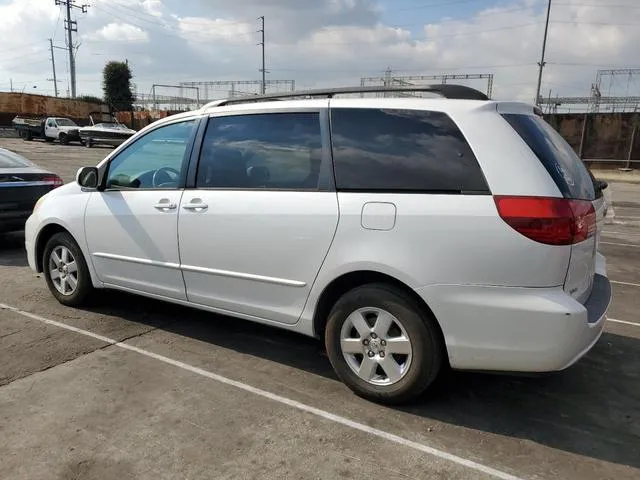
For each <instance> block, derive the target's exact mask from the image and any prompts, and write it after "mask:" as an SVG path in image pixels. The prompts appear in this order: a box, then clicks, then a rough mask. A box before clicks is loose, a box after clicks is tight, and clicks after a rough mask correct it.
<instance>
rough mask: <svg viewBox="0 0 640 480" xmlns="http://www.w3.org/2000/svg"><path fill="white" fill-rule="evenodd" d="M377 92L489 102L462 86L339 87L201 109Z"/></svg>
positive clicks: (221, 102)
mask: <svg viewBox="0 0 640 480" xmlns="http://www.w3.org/2000/svg"><path fill="white" fill-rule="evenodd" d="M379 92H427V93H437V94H439V95H441V96H442V97H444V98H451V99H463V100H489V97H487V96H486V95H485V94H484V93H482V92H481V91H479V90H476V89H474V88H471V87H465V86H464V85H452V84H437V85H410V86H404V87H340V88H323V89H314V90H295V91H293V92H282V93H269V94H266V95H252V96H246V97H237V98H229V99H226V100H215V101H213V102H209V103H207V104H206V105H205V106H204V107H203V108H209V107H220V106H224V105H232V104H236V103H252V102H266V101H270V100H281V99H285V98H300V97H325V98H333V97H334V96H335V95H344V94H353V93H379Z"/></svg>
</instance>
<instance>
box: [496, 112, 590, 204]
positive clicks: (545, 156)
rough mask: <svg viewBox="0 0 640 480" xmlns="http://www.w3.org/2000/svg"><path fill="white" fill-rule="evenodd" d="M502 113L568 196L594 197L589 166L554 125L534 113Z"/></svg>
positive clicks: (575, 197) (588, 198)
mask: <svg viewBox="0 0 640 480" xmlns="http://www.w3.org/2000/svg"><path fill="white" fill-rule="evenodd" d="M502 116H503V117H504V118H505V120H506V121H507V122H509V124H510V125H511V126H512V127H513V128H514V130H515V131H516V132H518V134H519V135H520V137H522V139H523V140H524V141H525V142H526V144H527V145H528V146H529V148H531V150H532V151H533V153H535V154H536V156H537V157H538V159H539V160H540V162H542V164H543V165H544V168H546V169H547V172H549V175H551V178H553V180H554V181H555V183H556V185H557V186H558V188H559V189H560V191H561V192H562V195H563V196H564V197H565V198H574V199H581V200H593V199H594V198H595V191H594V185H593V181H592V178H591V176H590V175H589V171H588V170H587V167H586V166H585V165H584V163H583V162H582V160H580V158H579V157H578V155H576V153H575V152H574V151H573V149H572V148H571V146H570V145H569V144H568V143H567V142H566V141H565V139H564V138H562V137H561V136H560V134H559V133H558V132H556V131H555V130H554V129H553V127H552V126H551V125H549V124H548V123H547V122H545V121H544V120H543V119H542V118H540V117H538V116H535V115H522V114H512V113H507V114H503V115H502Z"/></svg>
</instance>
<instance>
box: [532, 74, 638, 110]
mask: <svg viewBox="0 0 640 480" xmlns="http://www.w3.org/2000/svg"><path fill="white" fill-rule="evenodd" d="M605 79H608V82H605ZM638 79H640V68H619V69H614V70H598V72H597V74H596V81H595V82H594V83H592V84H591V92H590V95H589V96H584V97H558V96H556V97H555V98H552V97H551V95H549V97H548V98H540V103H541V104H542V105H547V106H548V109H547V110H548V112H549V113H556V112H557V111H558V107H562V108H576V109H579V110H581V111H585V110H586V111H587V112H600V111H601V110H602V111H611V112H616V111H617V112H638V111H640V82H637V80H638ZM605 83H606V84H608V85H605Z"/></svg>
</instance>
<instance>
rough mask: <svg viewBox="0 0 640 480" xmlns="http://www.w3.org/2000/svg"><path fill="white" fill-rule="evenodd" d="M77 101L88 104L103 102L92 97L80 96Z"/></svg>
mask: <svg viewBox="0 0 640 480" xmlns="http://www.w3.org/2000/svg"><path fill="white" fill-rule="evenodd" d="M77 100H82V101H83V102H89V103H104V100H102V99H101V98H98V97H96V96H94V95H80V96H79V97H77Z"/></svg>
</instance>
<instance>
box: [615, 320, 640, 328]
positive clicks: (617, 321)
mask: <svg viewBox="0 0 640 480" xmlns="http://www.w3.org/2000/svg"><path fill="white" fill-rule="evenodd" d="M607 321H608V322H614V323H622V324H623V325H633V326H634V327H640V323H636V322H627V321H626V320H618V319H616V318H607Z"/></svg>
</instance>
